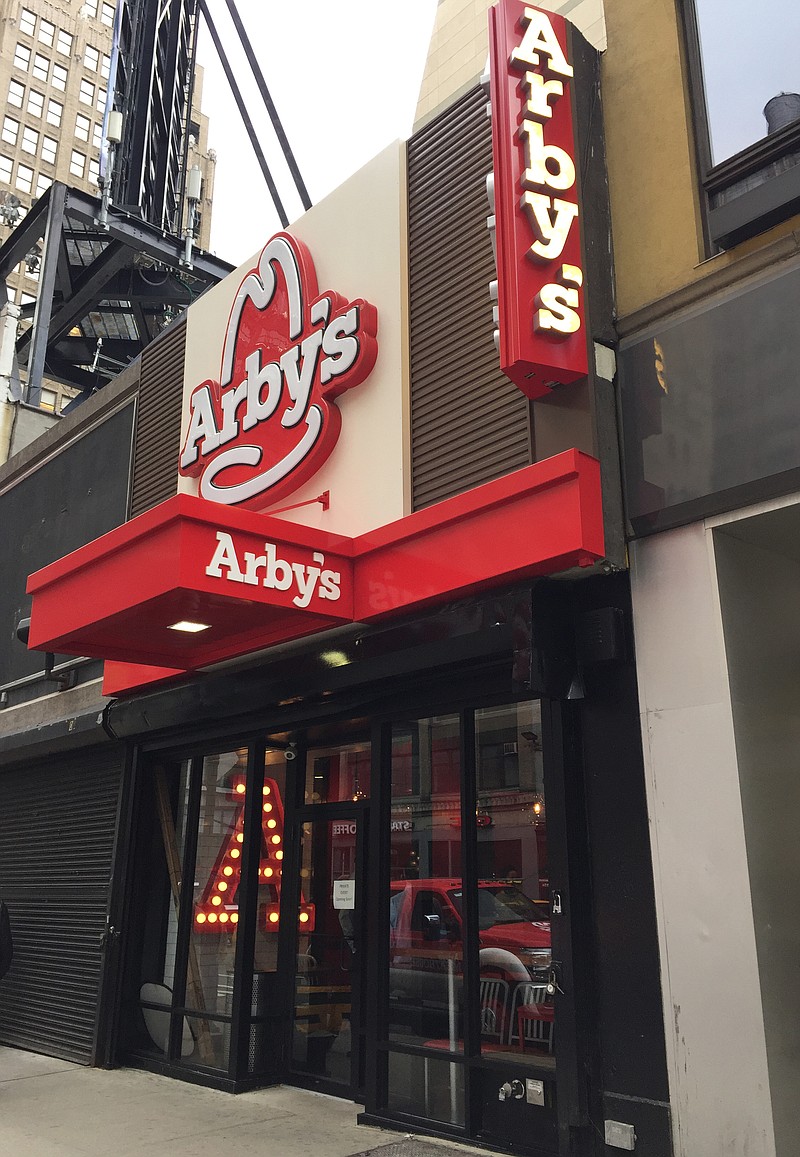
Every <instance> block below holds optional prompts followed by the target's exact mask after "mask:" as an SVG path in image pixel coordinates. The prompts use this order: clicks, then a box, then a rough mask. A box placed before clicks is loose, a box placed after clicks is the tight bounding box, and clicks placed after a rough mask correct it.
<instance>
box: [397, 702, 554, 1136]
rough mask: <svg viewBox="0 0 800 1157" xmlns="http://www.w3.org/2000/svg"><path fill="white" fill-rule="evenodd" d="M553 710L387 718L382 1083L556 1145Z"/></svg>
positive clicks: (421, 1109)
mask: <svg viewBox="0 0 800 1157" xmlns="http://www.w3.org/2000/svg"><path fill="white" fill-rule="evenodd" d="M551 714H552V712H551V711H550V709H549V707H547V706H546V705H543V704H541V703H540V702H538V701H530V700H529V701H523V702H511V703H500V704H497V705H496V706H486V707H478V706H475V707H469V708H465V709H463V710H460V711H458V712H452V713H449V714H442V715H437V716H430V717H427V718H416V719H415V718H411V719H407V720H404V721H400V720H395V721H394V722H393V724H392V726H391V742H390V766H389V768H388V772H389V774H388V775H387V776H386V782H387V783H388V784H390V785H391V800H390V807H389V814H388V824H389V827H388V830H386V827H385V825H386V822H387V821H386V819H384V821H383V824H384V827H383V837H384V839H385V841H386V846H387V848H388V852H387V859H388V869H389V881H388V887H389V891H390V899H389V905H388V908H389V911H388V927H386V944H385V948H384V951H385V952H386V955H387V956H388V976H387V983H386V990H387V995H388V1001H387V1003H386V1005H385V1006H384V1009H385V1012H384V1015H385V1017H386V1031H385V1037H384V1040H385V1046H384V1047H385V1049H386V1052H387V1054H388V1055H387V1066H386V1070H385V1081H386V1086H385V1090H384V1092H383V1093H382V1094H380V1093H379V1096H380V1097H381V1098H382V1101H383V1106H382V1107H385V1108H386V1109H387V1110H388V1111H389V1113H390V1115H392V1116H396V1117H401V1118H417V1119H419V1118H423V1119H426V1120H428V1121H432V1122H436V1123H437V1124H438V1125H441V1126H444V1127H445V1128H449V1129H452V1130H453V1131H457V1132H460V1133H462V1134H466V1135H467V1136H471V1137H475V1138H478V1139H482V1140H483V1139H485V1140H486V1141H487V1142H495V1143H500V1144H502V1145H510V1146H512V1147H516V1146H522V1147H525V1146H530V1145H535V1146H537V1147H538V1148H539V1149H540V1150H542V1151H552V1152H555V1151H557V1146H558V1127H559V1119H560V1117H561V1115H562V1114H563V1113H565V1112H566V1110H567V1108H568V1103H569V1101H570V1097H571V1092H570V1090H569V1088H568V1086H569V1081H570V1077H571V1073H572V1071H573V1069H574V1024H573V1020H574V1018H573V1017H572V1007H571V1003H572V1002H571V995H572V994H571V990H572V984H571V972H570V969H569V967H568V965H569V956H570V953H569V948H568V944H567V939H566V937H565V935H564V920H565V918H566V915H565V914H566V912H567V903H568V897H567V893H566V887H565V884H564V882H563V881H564V880H565V879H566V873H565V870H564V863H565V836H564V831H563V808H562V807H561V805H560V799H561V794H562V789H561V788H560V779H562V778H563V776H562V775H561V773H560V772H559V771H558V770H557V769H556V767H555V762H554V758H553V755H552V754H548V753H552V752H555V751H556V749H557V748H558V746H559V745H558V743H557V742H556V741H555V739H554V736H553V734H552V732H553V726H552V720H551ZM379 1019H380V1017H379ZM565 1090H566V1097H565V1096H564V1092H565Z"/></svg>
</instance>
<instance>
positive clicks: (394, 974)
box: [389, 878, 551, 1013]
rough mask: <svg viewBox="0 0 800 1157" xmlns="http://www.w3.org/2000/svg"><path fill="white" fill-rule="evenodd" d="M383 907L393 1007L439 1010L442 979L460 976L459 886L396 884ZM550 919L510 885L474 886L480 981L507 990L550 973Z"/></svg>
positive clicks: (542, 906)
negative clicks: (387, 907) (387, 909)
mask: <svg viewBox="0 0 800 1157" xmlns="http://www.w3.org/2000/svg"><path fill="white" fill-rule="evenodd" d="M391 887H392V897H391V901H390V917H389V919H390V926H391V947H390V969H391V972H390V991H391V997H392V1001H393V1003H394V1004H395V1007H397V1006H398V1005H404V1004H406V1005H408V1007H409V1009H412V1008H413V1010H414V1012H415V1013H420V1012H422V1011H423V1010H425V1011H427V1012H434V1011H437V1010H441V1009H442V1005H443V1002H445V1001H446V995H445V989H444V987H443V978H444V977H445V975H446V974H447V973H448V971H450V972H451V973H454V974H455V975H456V976H460V974H461V972H462V940H463V936H462V924H463V919H462V913H463V891H462V886H461V880H453V879H447V878H434V879H426V880H398V881H395V882H394V883H393V884H392V886H391ZM549 917H550V913H549V906H548V904H547V903H546V902H545V901H538V902H537V901H534V900H531V899H529V898H528V897H527V896H526V895H525V894H524V893H523V892H521V891H520V890H519V888H517V887H515V886H514V885H513V884H508V883H504V882H502V881H494V880H482V881H480V882H479V884H478V936H479V962H480V975H481V979H482V980H483V979H485V978H489V977H496V978H498V979H500V980H502V981H505V983H506V985H507V986H508V990H509V991H514V990H515V989H516V988H517V987H518V986H519V985H523V984H530V983H531V982H532V981H536V982H538V983H539V984H542V983H545V982H546V978H547V973H548V971H549V969H550V963H551V952H550V918H549Z"/></svg>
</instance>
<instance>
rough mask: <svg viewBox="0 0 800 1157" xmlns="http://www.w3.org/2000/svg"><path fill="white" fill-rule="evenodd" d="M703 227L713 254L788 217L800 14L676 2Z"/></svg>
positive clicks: (787, 7) (789, 4) (786, 8)
mask: <svg viewBox="0 0 800 1157" xmlns="http://www.w3.org/2000/svg"><path fill="white" fill-rule="evenodd" d="M683 5H684V18H685V24H686V32H687V43H688V47H689V59H690V66H691V75H692V85H693V98H694V106H695V111H696V121H697V146H698V155H699V161H700V170H701V179H702V182H703V186H704V189H705V193H706V199H707V210H708V211H707V228H708V234H709V239H710V241H711V242H712V244H714V245H717V246H720V247H722V248H729V247H730V246H731V245H735V244H738V242H740V241H743V240H745V239H746V238H747V237H750V236H753V235H754V234H756V233H758V232H761V231H763V230H764V229H767V228H769V227H770V226H771V225H774V224H776V223H777V222H778V221H780V220H781V219H782V218H785V217H787V216H789V215H790V214H791V213H793V212H795V211H796V204H797V200H798V198H800V57H798V53H797V44H798V42H800V6H799V5H798V4H797V3H796V0H763V3H762V4H760V5H759V9H758V18H757V19H754V17H753V6H752V3H751V2H750V0H725V3H721V2H720V0H683Z"/></svg>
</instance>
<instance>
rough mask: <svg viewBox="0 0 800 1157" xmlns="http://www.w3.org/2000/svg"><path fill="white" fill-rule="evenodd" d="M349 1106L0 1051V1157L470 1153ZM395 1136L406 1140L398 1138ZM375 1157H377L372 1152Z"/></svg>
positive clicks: (281, 1090) (444, 1156)
mask: <svg viewBox="0 0 800 1157" xmlns="http://www.w3.org/2000/svg"><path fill="white" fill-rule="evenodd" d="M357 1111H358V1110H357V1106H355V1105H353V1104H352V1102H349V1101H341V1100H338V1099H337V1098H335V1097H326V1096H322V1095H320V1094H319V1093H310V1092H306V1091H305V1090H303V1089H294V1088H289V1087H286V1086H279V1087H276V1088H271V1089H259V1090H257V1091H256V1092H252V1093H240V1094H239V1095H238V1096H235V1097H234V1096H231V1095H230V1094H228V1093H220V1092H217V1091H216V1090H215V1089H205V1088H201V1087H199V1086H198V1085H189V1084H186V1083H185V1082H183V1081H176V1080H172V1079H170V1078H168V1077H161V1076H156V1075H155V1074H153V1073H145V1072H141V1071H139V1070H138V1069H115V1070H113V1071H110V1072H109V1071H104V1070H102V1069H88V1068H84V1067H83V1066H81V1065H74V1064H70V1063H69V1062H68V1061H59V1060H55V1059H54V1058H52V1057H43V1056H39V1055H38V1054H36V1053H28V1052H23V1051H21V1050H19V1049H12V1048H6V1047H4V1046H2V1045H0V1154H9V1157H10V1155H11V1154H14V1157H212V1155H213V1157H222V1155H225V1157H228V1155H230V1157H352V1155H353V1154H357V1153H358V1154H361V1153H365V1152H366V1151H370V1150H378V1151H380V1150H381V1149H382V1148H384V1147H385V1154H384V1155H383V1157H406V1153H407V1154H408V1157H436V1154H441V1157H456V1155H457V1154H465V1155H466V1154H473V1155H474V1154H476V1153H477V1152H478V1151H477V1150H473V1149H468V1148H466V1147H463V1146H456V1145H448V1144H447V1143H446V1142H439V1141H437V1142H435V1143H433V1142H428V1141H426V1140H421V1141H420V1142H419V1143H418V1144H414V1143H413V1142H412V1143H410V1144H408V1145H405V1146H401V1145H399V1144H398V1143H399V1142H402V1140H403V1137H404V1135H403V1134H398V1133H394V1132H390V1131H388V1130H383V1129H375V1128H372V1127H370V1126H367V1125H357V1124H356V1113H357ZM405 1136H408V1135H407V1134H406V1135H405ZM376 1157H381V1155H380V1152H379V1153H378V1154H377V1155H376Z"/></svg>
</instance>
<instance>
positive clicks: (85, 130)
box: [75, 112, 92, 141]
mask: <svg viewBox="0 0 800 1157" xmlns="http://www.w3.org/2000/svg"><path fill="white" fill-rule="evenodd" d="M91 127H92V122H91V121H90V120H89V118H88V117H85V116H84V115H83V113H80V112H79V113H78V115H77V116H76V117H75V136H76V137H77V138H78V140H79V141H88V139H89V130H90V129H91Z"/></svg>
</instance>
